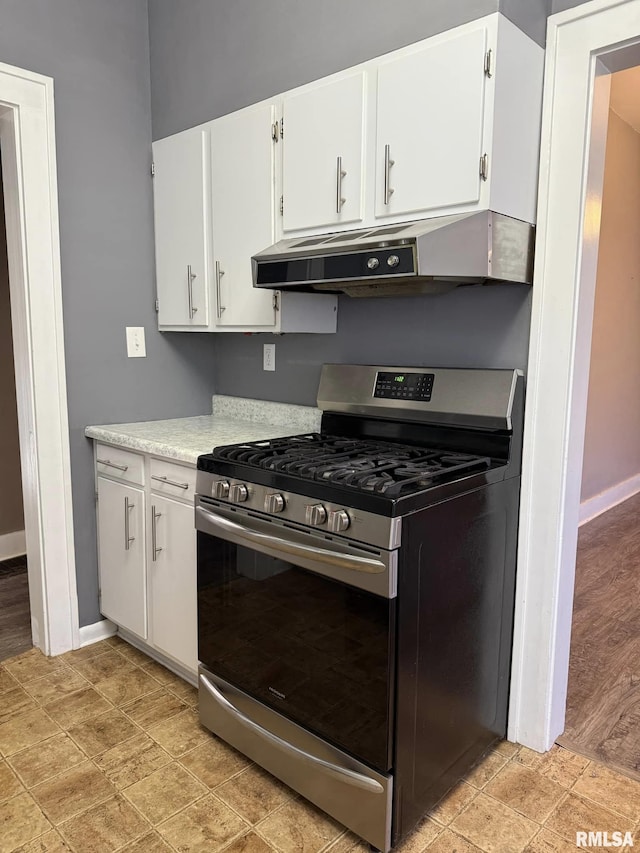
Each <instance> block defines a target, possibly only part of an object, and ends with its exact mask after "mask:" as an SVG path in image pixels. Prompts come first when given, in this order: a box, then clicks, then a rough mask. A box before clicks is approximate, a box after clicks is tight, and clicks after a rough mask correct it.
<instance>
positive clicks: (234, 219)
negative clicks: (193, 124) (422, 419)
mask: <svg viewBox="0 0 640 853" xmlns="http://www.w3.org/2000/svg"><path fill="white" fill-rule="evenodd" d="M275 129H276V108H275V105H274V104H271V103H263V104H258V105H256V106H254V107H248V108H247V109H244V110H240V111H238V112H236V113H232V114H231V115H228V116H223V117H222V118H219V119H216V120H215V121H212V122H209V123H207V124H206V125H204V126H203V127H200V128H193V129H191V130H186V131H183V132H182V133H178V134H176V135H175V136H171V137H168V138H167V139H163V140H160V141H159V142H155V143H154V146H153V155H154V166H155V179H154V207H155V227H156V232H155V237H156V277H157V294H158V327H159V329H160V330H161V331H196V332H198V331H206V332H274V333H280V332H320V333H330V332H335V331H336V326H337V320H336V316H337V297H335V296H332V295H328V294H313V293H311V294H307V293H278V292H275V291H272V290H265V289H261V288H254V287H253V273H252V268H251V257H252V255H254V254H255V253H256V252H259V251H261V250H262V249H266V248H267V247H268V246H270V245H271V244H272V243H273V242H274V241H275V239H276V238H275V233H274V232H275V227H274V223H275V217H276V215H277V216H278V217H279V216H280V213H279V211H278V213H277V214H276V204H275V161H276V157H275V149H276V146H277V145H278V139H277V137H276V134H275Z"/></svg>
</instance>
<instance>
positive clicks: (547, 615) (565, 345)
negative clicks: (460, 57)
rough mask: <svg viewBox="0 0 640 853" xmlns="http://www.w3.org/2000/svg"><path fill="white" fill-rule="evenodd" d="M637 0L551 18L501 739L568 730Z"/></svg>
mask: <svg viewBox="0 0 640 853" xmlns="http://www.w3.org/2000/svg"><path fill="white" fill-rule="evenodd" d="M638 45H640V0H592V2H589V3H586V4H584V5H582V6H579V7H577V8H574V9H570V10H567V11H566V12H562V13H560V14H557V15H553V16H552V17H551V18H549V27H548V36H547V65H546V70H545V82H544V102H543V104H544V106H543V123H542V148H541V164H540V188H539V200H538V232H537V241H536V268H535V274H534V283H533V308H532V318H531V344H530V352H529V368H528V387H527V409H526V415H525V437H524V452H523V464H522V503H521V515H520V541H519V553H518V564H519V568H518V580H517V589H516V613H515V639H514V661H513V673H512V689H511V704H510V714H509V738H510V739H511V740H516V741H519V742H520V743H524V744H525V745H527V746H530V747H532V748H533V749H537V750H540V751H544V750H547V749H550V748H551V746H552V745H553V743H554V741H555V739H556V738H557V737H558V736H559V735H560V734H562V732H563V730H564V720H565V709H566V698H567V680H568V672H569V647H570V641H571V619H572V609H573V583H574V572H575V558H576V545H577V531H578V521H579V507H580V484H581V479H582V453H583V446H584V432H585V421H586V410H587V390H588V380H589V362H590V354H591V329H592V324H593V303H594V295H595V282H596V267H597V255H598V239H599V230H600V209H601V194H602V179H603V170H604V155H605V143H606V124H607V115H608V108H609V76H608V72H609V71H614V70H618V69H619V68H622V67H629V66H631V65H636V64H640V51H639V50H638V47H637V46H638Z"/></svg>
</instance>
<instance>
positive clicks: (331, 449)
mask: <svg viewBox="0 0 640 853" xmlns="http://www.w3.org/2000/svg"><path fill="white" fill-rule="evenodd" d="M503 467H504V463H503V462H497V461H495V460H492V459H491V458H489V457H488V456H481V455H474V454H471V453H462V452H457V451H452V450H447V449H442V448H437V447H424V446H415V445H409V444H400V443H395V442H391V441H377V440H370V439H362V438H352V437H348V436H337V435H327V434H325V433H309V434H306V435H294V436H288V437H285V438H273V439H267V440H264V441H252V442H245V443H241V444H231V445H225V446H222V447H216V448H215V449H214V450H213V452H212V453H209V454H205V455H204V456H201V457H200V458H199V459H198V469H199V470H202V471H208V472H210V473H213V474H219V475H224V476H229V477H233V478H235V479H240V480H244V481H246V482H254V483H259V484H262V485H267V486H273V487H275V488H279V489H285V490H288V491H292V492H297V493H299V494H304V495H308V496H309V497H317V498H322V499H326V500H333V501H336V500H340V501H341V502H343V503H349V504H350V505H352V506H354V507H360V508H362V509H369V510H372V511H381V510H380V507H381V506H385V507H386V509H383V510H382V512H383V513H384V514H385V515H396V514H398V513H399V512H400V511H402V512H405V511H411V510H413V509H416V508H418V507H419V506H421V505H424V504H426V503H430V502H431V500H432V499H433V498H435V494H434V492H435V491H436V490H437V491H438V493H439V492H440V491H441V490H442V489H445V490H447V487H451V488H452V489H454V490H455V491H456V492H457V491H459V489H460V487H461V486H462V487H463V488H464V487H465V484H466V486H468V487H469V488H472V487H473V486H474V483H472V482H469V483H467V480H470V479H478V481H479V482H478V485H481V484H483V483H484V482H487V479H488V476H489V475H490V474H491V473H492V472H495V471H496V469H497V468H503ZM490 479H493V478H490ZM407 504H410V506H407ZM400 507H402V509H401V510H400ZM394 508H395V509H394Z"/></svg>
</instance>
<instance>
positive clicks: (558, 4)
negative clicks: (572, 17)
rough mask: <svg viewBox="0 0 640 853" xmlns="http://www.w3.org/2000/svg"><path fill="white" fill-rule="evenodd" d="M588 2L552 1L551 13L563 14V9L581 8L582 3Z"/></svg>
mask: <svg viewBox="0 0 640 853" xmlns="http://www.w3.org/2000/svg"><path fill="white" fill-rule="evenodd" d="M588 2H589V0H552V3H551V11H552V12H564V10H565V9H573V7H574V6H582V4H583V3H588Z"/></svg>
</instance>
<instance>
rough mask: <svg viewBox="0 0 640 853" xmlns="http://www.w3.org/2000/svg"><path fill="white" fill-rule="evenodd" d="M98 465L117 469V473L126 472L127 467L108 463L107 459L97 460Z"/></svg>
mask: <svg viewBox="0 0 640 853" xmlns="http://www.w3.org/2000/svg"><path fill="white" fill-rule="evenodd" d="M97 461H98V465H108V466H109V468H117V469H118V471H128V470H129V466H128V465H117V464H116V463H115V462H109V460H108V459H98V460H97Z"/></svg>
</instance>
